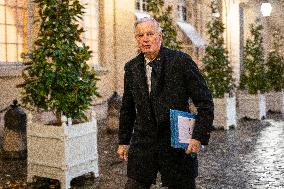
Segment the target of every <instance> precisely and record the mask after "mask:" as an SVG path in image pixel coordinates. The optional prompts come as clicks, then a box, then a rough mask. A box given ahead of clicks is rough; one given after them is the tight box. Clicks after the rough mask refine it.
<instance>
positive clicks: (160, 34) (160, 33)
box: [159, 32, 163, 40]
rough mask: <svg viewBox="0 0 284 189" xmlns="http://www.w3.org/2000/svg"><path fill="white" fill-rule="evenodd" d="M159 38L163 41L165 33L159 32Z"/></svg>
mask: <svg viewBox="0 0 284 189" xmlns="http://www.w3.org/2000/svg"><path fill="white" fill-rule="evenodd" d="M159 37H160V39H161V40H162V39H163V32H159Z"/></svg>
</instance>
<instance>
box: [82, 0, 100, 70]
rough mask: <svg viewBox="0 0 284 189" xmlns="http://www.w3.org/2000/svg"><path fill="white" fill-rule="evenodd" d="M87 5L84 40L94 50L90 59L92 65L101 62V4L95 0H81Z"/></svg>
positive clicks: (89, 62)
mask: <svg viewBox="0 0 284 189" xmlns="http://www.w3.org/2000/svg"><path fill="white" fill-rule="evenodd" d="M81 2H82V4H83V5H84V7H85V14H84V17H83V23H82V26H83V28H84V30H85V32H84V34H83V41H84V42H85V43H86V45H88V46H89V47H90V50H91V51H92V52H93V53H92V57H91V58H90V60H89V61H88V64H89V65H90V66H94V65H96V64H99V56H98V54H99V40H98V39H99V13H98V12H99V4H98V1H94V0H81Z"/></svg>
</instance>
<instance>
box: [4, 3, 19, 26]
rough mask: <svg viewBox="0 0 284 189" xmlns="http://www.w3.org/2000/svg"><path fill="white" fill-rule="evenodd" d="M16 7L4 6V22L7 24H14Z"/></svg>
mask: <svg viewBox="0 0 284 189" xmlns="http://www.w3.org/2000/svg"><path fill="white" fill-rule="evenodd" d="M16 18H17V17H16V9H15V8H9V7H7V8H6V23H7V24H13V25H15V24H16Z"/></svg>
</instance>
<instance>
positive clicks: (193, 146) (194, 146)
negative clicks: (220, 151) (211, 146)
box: [185, 139, 201, 154]
mask: <svg viewBox="0 0 284 189" xmlns="http://www.w3.org/2000/svg"><path fill="white" fill-rule="evenodd" d="M189 142H190V143H189V145H188V147H187V150H186V151H185V153H186V154H190V153H198V152H199V150H200V146H201V142H200V141H199V140H196V139H190V141H189Z"/></svg>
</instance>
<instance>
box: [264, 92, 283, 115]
mask: <svg viewBox="0 0 284 189" xmlns="http://www.w3.org/2000/svg"><path fill="white" fill-rule="evenodd" d="M266 109H267V111H268V110H271V111H273V112H280V113H284V91H280V92H269V93H267V94H266Z"/></svg>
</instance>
